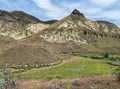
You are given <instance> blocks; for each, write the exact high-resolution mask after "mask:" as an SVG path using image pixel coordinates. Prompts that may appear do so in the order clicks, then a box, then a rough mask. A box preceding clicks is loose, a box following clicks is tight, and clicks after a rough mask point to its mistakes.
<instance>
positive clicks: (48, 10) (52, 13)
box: [33, 0, 68, 19]
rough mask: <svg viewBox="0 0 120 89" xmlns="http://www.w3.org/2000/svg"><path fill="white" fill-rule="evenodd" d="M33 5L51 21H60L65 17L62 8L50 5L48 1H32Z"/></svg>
mask: <svg viewBox="0 0 120 89" xmlns="http://www.w3.org/2000/svg"><path fill="white" fill-rule="evenodd" d="M33 2H34V3H36V5H37V6H38V7H40V8H41V9H43V10H44V11H45V14H46V16H48V17H49V18H51V19H56V18H57V19H60V18H62V17H63V16H65V15H67V14H68V13H66V11H65V10H64V9H62V8H59V7H57V6H56V5H54V4H52V3H51V2H50V0H33Z"/></svg>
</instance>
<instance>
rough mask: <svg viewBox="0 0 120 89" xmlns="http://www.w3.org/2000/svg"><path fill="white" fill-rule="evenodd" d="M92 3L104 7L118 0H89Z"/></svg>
mask: <svg viewBox="0 0 120 89" xmlns="http://www.w3.org/2000/svg"><path fill="white" fill-rule="evenodd" d="M91 1H92V2H93V3H94V4H96V5H99V6H102V7H106V6H110V5H113V4H115V3H116V2H117V1H118V0H91Z"/></svg>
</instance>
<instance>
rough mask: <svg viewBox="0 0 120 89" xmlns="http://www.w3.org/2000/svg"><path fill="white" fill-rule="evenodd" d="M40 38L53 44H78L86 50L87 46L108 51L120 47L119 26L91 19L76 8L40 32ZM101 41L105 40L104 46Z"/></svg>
mask: <svg viewBox="0 0 120 89" xmlns="http://www.w3.org/2000/svg"><path fill="white" fill-rule="evenodd" d="M39 38H43V39H45V40H46V41H48V42H50V43H52V44H68V45H69V43H72V44H74V45H75V44H76V46H80V48H81V47H82V48H84V49H85V50H86V51H87V50H88V49H86V46H88V47H90V48H94V49H95V50H94V51H98V50H99V51H107V50H106V49H107V48H108V49H111V48H113V49H115V50H119V49H120V45H119V44H120V28H119V27H117V26H116V25H115V24H113V23H110V22H106V21H91V20H89V19H87V18H86V17H85V16H84V15H83V14H82V13H81V12H79V11H78V10H76V9H75V10H73V12H72V13H71V14H70V15H69V16H67V17H64V18H63V19H62V20H60V21H58V22H56V23H54V24H52V25H51V26H49V27H48V28H47V29H45V30H44V31H43V32H42V33H40V34H39ZM108 40H109V41H108ZM100 41H101V42H103V44H101V45H102V46H101V45H100V44H98V43H100ZM106 41H107V42H108V43H106ZM107 44H109V46H108V45H107ZM84 46H85V47H84ZM53 50H54V49H53ZM91 51H92V50H91ZM111 51H112V50H111Z"/></svg>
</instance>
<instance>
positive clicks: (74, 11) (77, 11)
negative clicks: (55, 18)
mask: <svg viewBox="0 0 120 89" xmlns="http://www.w3.org/2000/svg"><path fill="white" fill-rule="evenodd" d="M71 14H73V15H82V16H83V17H85V16H84V15H83V13H81V12H80V11H79V10H77V9H74V10H73V11H72V13H71Z"/></svg>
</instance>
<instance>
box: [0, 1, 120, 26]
mask: <svg viewBox="0 0 120 89" xmlns="http://www.w3.org/2000/svg"><path fill="white" fill-rule="evenodd" d="M75 8H76V9H78V10H80V11H81V12H82V13H83V14H84V15H85V16H86V17H87V18H89V19H91V20H106V21H110V22H113V23H115V24H117V25H119V26H120V0H0V9H2V10H6V11H14V10H17V11H24V12H26V13H28V14H31V15H33V16H36V17H37V18H39V19H41V20H51V19H58V20H59V19H61V18H63V17H65V16H67V15H69V14H70V13H71V12H72V10H73V9H75Z"/></svg>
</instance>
